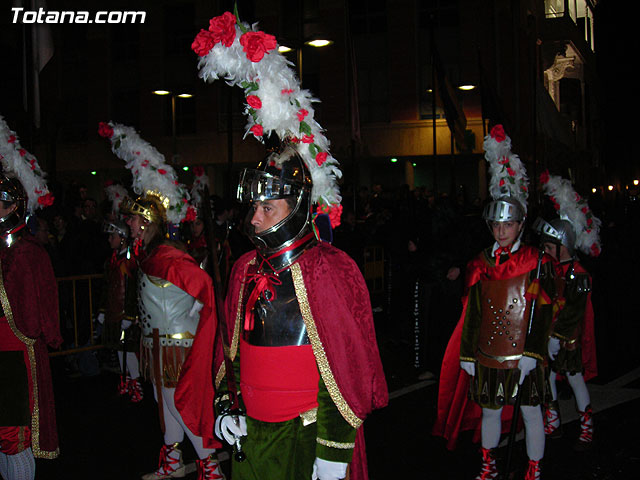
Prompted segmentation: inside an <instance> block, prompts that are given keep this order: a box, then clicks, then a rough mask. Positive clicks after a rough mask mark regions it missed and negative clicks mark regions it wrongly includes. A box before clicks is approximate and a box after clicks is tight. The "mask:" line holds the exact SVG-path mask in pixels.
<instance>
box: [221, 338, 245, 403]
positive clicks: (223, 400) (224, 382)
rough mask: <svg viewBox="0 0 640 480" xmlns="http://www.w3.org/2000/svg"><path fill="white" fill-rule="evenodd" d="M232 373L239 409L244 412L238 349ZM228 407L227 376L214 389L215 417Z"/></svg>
mask: <svg viewBox="0 0 640 480" xmlns="http://www.w3.org/2000/svg"><path fill="white" fill-rule="evenodd" d="M233 373H234V374H235V380H236V388H237V389H238V404H239V406H240V409H241V410H242V411H243V412H244V411H246V410H245V408H244V405H243V403H242V396H241V395H240V349H238V351H237V353H236V358H234V359H233ZM229 407H230V402H229V384H228V383H227V376H226V374H225V376H224V377H223V378H222V381H221V382H220V385H219V386H218V387H217V388H216V399H215V412H216V415H220V414H221V413H222V412H223V411H225V410H228V409H229Z"/></svg>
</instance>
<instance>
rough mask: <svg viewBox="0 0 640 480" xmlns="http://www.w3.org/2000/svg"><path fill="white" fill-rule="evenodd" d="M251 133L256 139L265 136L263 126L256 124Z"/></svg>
mask: <svg viewBox="0 0 640 480" xmlns="http://www.w3.org/2000/svg"><path fill="white" fill-rule="evenodd" d="M249 131H250V132H251V133H253V134H254V135H255V136H256V137H261V136H262V135H263V134H264V130H263V129H262V125H260V124H259V123H256V124H255V125H254V126H253V127H251V128H250V130H249Z"/></svg>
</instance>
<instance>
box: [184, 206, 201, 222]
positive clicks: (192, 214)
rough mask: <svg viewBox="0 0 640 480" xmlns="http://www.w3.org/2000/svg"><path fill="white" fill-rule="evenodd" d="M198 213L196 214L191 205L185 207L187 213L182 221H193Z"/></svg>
mask: <svg viewBox="0 0 640 480" xmlns="http://www.w3.org/2000/svg"><path fill="white" fill-rule="evenodd" d="M197 217H198V215H197V214H196V210H195V209H194V208H193V207H191V206H190V207H189V208H187V213H186V214H185V216H184V219H183V220H182V221H183V222H193V221H194V220H195V219H196V218H197Z"/></svg>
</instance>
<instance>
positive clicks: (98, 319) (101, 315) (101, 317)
mask: <svg viewBox="0 0 640 480" xmlns="http://www.w3.org/2000/svg"><path fill="white" fill-rule="evenodd" d="M96 321H97V322H98V323H99V324H100V325H102V324H103V323H104V312H100V313H99V314H98V316H97V317H96Z"/></svg>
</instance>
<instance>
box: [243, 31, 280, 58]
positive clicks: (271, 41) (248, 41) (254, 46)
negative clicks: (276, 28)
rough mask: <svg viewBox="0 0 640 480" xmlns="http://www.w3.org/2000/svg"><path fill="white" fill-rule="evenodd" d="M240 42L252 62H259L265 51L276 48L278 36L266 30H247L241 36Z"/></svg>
mask: <svg viewBox="0 0 640 480" xmlns="http://www.w3.org/2000/svg"><path fill="white" fill-rule="evenodd" d="M240 44H241V45H242V48H243V50H244V52H245V53H246V54H247V58H248V59H249V60H251V61H252V62H254V63H255V62H259V61H260V60H262V58H263V57H264V55H265V53H269V51H271V50H273V49H274V48H276V46H277V45H278V42H276V37H274V36H273V35H269V34H268V33H264V32H247V33H245V34H244V35H242V36H241V37H240Z"/></svg>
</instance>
